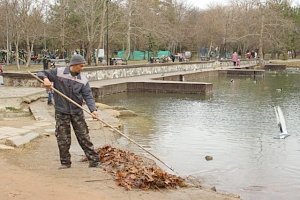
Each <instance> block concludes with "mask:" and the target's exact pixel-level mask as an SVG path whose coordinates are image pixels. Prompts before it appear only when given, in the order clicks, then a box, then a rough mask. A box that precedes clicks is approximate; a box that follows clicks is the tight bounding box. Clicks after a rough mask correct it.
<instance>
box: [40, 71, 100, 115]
mask: <svg viewBox="0 0 300 200" xmlns="http://www.w3.org/2000/svg"><path fill="white" fill-rule="evenodd" d="M37 76H39V77H40V78H42V79H43V78H45V77H47V78H48V79H49V80H50V81H51V82H53V84H54V88H55V89H57V90H59V91H60V92H61V93H63V94H65V95H66V96H67V97H69V98H71V99H72V100H74V101H75V102H76V103H78V104H79V105H82V104H83V100H84V101H85V102H86V104H87V106H88V108H89V110H90V111H91V112H93V111H96V110H97V109H96V106H95V101H94V98H93V95H92V90H91V88H90V85H89V83H88V79H87V78H86V77H85V76H82V75H81V74H78V75H77V76H72V75H71V73H70V67H59V68H55V69H49V70H45V71H41V72H38V73H37ZM54 102H55V110H56V111H58V112H61V113H66V114H76V113H79V112H82V109H81V108H79V107H77V106H76V105H74V104H73V103H71V102H69V101H68V100H67V99H65V98H64V97H62V96H61V95H59V94H57V93H55V92H54Z"/></svg>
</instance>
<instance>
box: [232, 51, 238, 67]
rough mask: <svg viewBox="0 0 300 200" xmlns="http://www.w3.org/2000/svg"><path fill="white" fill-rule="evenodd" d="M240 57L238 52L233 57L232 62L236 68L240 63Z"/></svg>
mask: <svg viewBox="0 0 300 200" xmlns="http://www.w3.org/2000/svg"><path fill="white" fill-rule="evenodd" d="M238 59H239V56H238V54H237V53H236V52H234V53H233V54H232V55H231V61H232V62H233V66H236V64H237V62H238Z"/></svg>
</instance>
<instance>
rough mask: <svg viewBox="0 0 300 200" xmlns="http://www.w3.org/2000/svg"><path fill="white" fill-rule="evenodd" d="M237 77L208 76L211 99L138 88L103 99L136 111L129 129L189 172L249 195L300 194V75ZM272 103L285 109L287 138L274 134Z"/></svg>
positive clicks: (277, 196) (290, 196) (184, 172)
mask: <svg viewBox="0 0 300 200" xmlns="http://www.w3.org/2000/svg"><path fill="white" fill-rule="evenodd" d="M231 79H232V78H231V77H227V78H226V77H225V78H224V77H223V78H222V77H215V78H209V79H207V80H203V79H202V80H201V81H209V82H212V83H213V84H214V89H213V90H214V93H213V95H211V96H207V97H204V96H201V95H182V94H135V93H130V94H118V95H112V96H108V97H105V98H103V99H101V100H100V101H102V102H103V103H107V104H110V105H122V106H125V107H127V108H128V109H131V110H133V111H135V112H136V113H137V114H138V115H139V116H138V117H134V118H130V119H129V120H127V121H126V124H125V130H124V132H126V134H128V135H130V137H132V138H134V139H135V140H136V141H137V142H138V143H140V144H142V145H143V146H145V147H146V148H147V149H149V150H150V151H151V152H153V153H154V154H155V155H158V156H159V157H160V158H161V159H162V160H164V161H165V162H166V163H168V164H169V165H171V166H172V167H173V168H174V169H175V170H176V171H177V172H179V173H180V174H182V175H193V176H196V177H200V179H201V180H203V181H204V182H205V183H206V184H210V185H215V186H216V188H217V189H218V190H221V191H227V192H234V193H239V194H241V196H242V198H243V199H259V200H262V199H289V200H290V199H300V192H298V191H300V161H299V154H300V135H299V131H298V130H300V123H299V120H300V106H299V102H300V93H299V89H300V82H299V80H300V74H297V73H290V74H288V75H287V74H286V73H276V74H275V73H270V74H267V75H266V76H265V78H264V79H259V80H253V79H251V78H233V79H234V81H233V82H231ZM199 81H200V80H199ZM278 88H281V90H280V91H279V90H276V89H278ZM272 105H279V106H280V107H281V108H282V110H283V113H284V115H285V119H286V123H287V129H288V132H289V134H290V135H291V136H290V137H288V138H287V139H285V140H276V139H273V137H274V136H277V135H278V134H279V133H280V132H279V129H278V126H277V124H276V116H275V114H274V110H273V107H272ZM206 155H210V156H213V158H214V159H213V160H212V161H209V162H208V161H206V160H205V158H204V157H205V156H206Z"/></svg>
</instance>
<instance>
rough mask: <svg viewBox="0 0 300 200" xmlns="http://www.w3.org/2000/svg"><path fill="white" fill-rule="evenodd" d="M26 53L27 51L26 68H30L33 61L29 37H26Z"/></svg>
mask: <svg viewBox="0 0 300 200" xmlns="http://www.w3.org/2000/svg"><path fill="white" fill-rule="evenodd" d="M26 51H27V58H26V66H25V67H29V66H30V61H31V47H30V41H29V37H28V36H27V37H26Z"/></svg>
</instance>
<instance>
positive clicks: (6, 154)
mask: <svg viewBox="0 0 300 200" xmlns="http://www.w3.org/2000/svg"><path fill="white" fill-rule="evenodd" d="M33 123H34V120H33V119H32V118H23V119H20V120H18V123H17V124H16V122H15V120H14V121H0V126H4V125H5V126H15V127H22V126H24V125H30V124H33ZM88 124H89V128H90V135H91V139H92V141H93V143H94V145H95V147H100V146H103V145H104V144H111V145H114V146H119V147H120V142H114V141H118V139H119V138H120V137H119V136H116V135H114V134H113V133H112V131H111V130H109V129H108V128H103V127H102V125H101V124H100V122H98V121H92V120H88ZM49 128H53V126H52V127H49ZM53 132H54V130H53ZM70 152H71V155H72V162H73V163H72V168H70V169H64V170H58V167H59V166H60V164H59V155H58V148H57V144H56V138H55V136H54V135H53V134H51V135H50V136H43V137H40V138H38V139H36V140H34V141H33V142H31V143H30V144H27V145H25V146H23V147H21V148H16V149H15V150H9V151H8V150H2V151H0V166H1V171H0V200H10V199H13V200H40V199H43V200H57V199H66V200H68V199H70V200H71V199H72V200H85V199H86V200H90V199H101V200H106V199H108V200H109V199H112V200H114V199H118V200H127V199H129V200H133V199H139V200H153V199H166V200H171V199H172V200H181V199H184V200H186V199H191V200H194V199H195V200H202V199H203V200H225V199H226V200H231V199H238V198H237V197H236V196H237V195H225V194H219V193H216V192H213V191H211V190H209V189H199V188H196V187H189V188H184V189H177V190H159V191H141V190H132V191H126V190H125V189H124V188H122V187H119V186H117V185H116V184H115V182H114V180H113V178H112V177H111V176H110V175H109V174H108V173H107V172H105V171H104V170H103V169H101V168H96V169H95V168H88V163H84V162H81V159H82V157H83V156H82V155H83V152H82V150H81V149H80V147H79V145H78V142H77V141H76V138H75V136H74V134H72V146H71V150H70Z"/></svg>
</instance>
